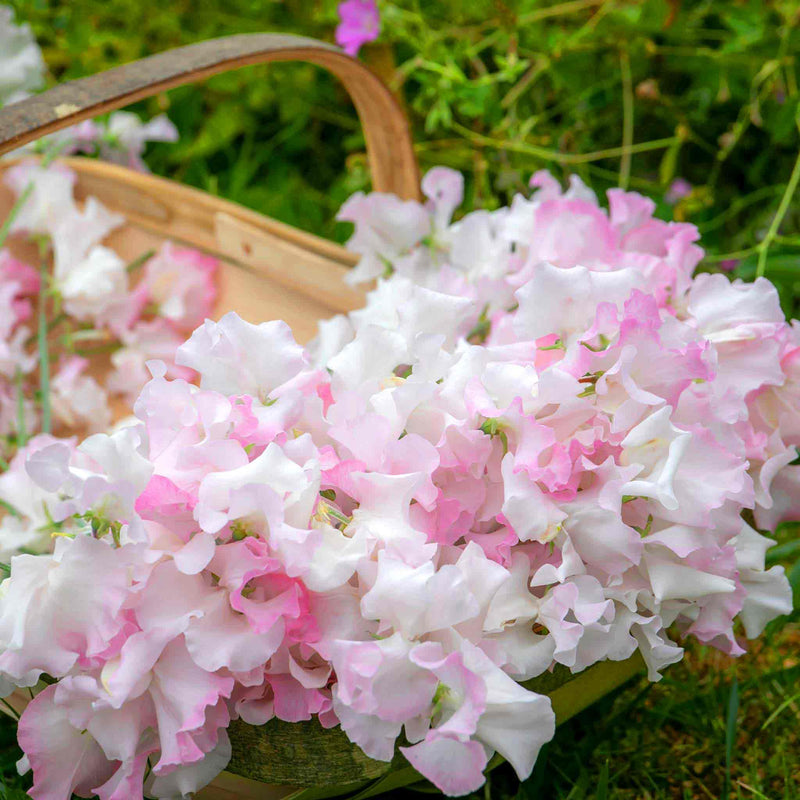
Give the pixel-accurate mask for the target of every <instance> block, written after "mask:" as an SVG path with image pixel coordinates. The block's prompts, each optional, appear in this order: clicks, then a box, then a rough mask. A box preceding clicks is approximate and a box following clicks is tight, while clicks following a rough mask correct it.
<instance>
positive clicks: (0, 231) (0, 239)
mask: <svg viewBox="0 0 800 800" xmlns="http://www.w3.org/2000/svg"><path fill="white" fill-rule="evenodd" d="M31 194H33V183H29V184H28V185H27V186H26V187H25V188H24V189H23V190H22V193H21V194H20V196H19V197H18V198H17V202H16V203H14V205H13V206H11V211H9V212H8V216H7V217H6V218H5V220H4V221H3V224H2V226H0V248H2V247H3V245H4V244H5V243H6V239H7V238H8V234H9V232H10V231H11V226H12V225H13V224H14V220H15V219H16V218H17V217H18V216H19V212H20V211H22V207H23V206H24V205H25V203H27V202H28V198H29V197H30V196H31Z"/></svg>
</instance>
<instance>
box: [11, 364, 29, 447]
mask: <svg viewBox="0 0 800 800" xmlns="http://www.w3.org/2000/svg"><path fill="white" fill-rule="evenodd" d="M14 385H15V386H16V390H17V447H25V445H26V444H27V442H28V432H27V431H26V430H25V395H24V394H23V392H22V370H21V369H20V368H19V367H17V369H16V372H15V373H14Z"/></svg>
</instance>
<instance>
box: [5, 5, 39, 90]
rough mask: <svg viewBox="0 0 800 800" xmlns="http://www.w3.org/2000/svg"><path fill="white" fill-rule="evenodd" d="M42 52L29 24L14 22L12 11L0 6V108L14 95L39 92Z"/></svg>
mask: <svg viewBox="0 0 800 800" xmlns="http://www.w3.org/2000/svg"><path fill="white" fill-rule="evenodd" d="M44 71H45V65H44V59H43V58H42V51H41V50H40V49H39V47H38V45H37V44H36V40H35V39H34V38H33V33H32V32H31V28H30V25H27V24H22V25H17V24H15V23H14V10H13V9H12V8H8V7H7V6H0V105H3V104H4V103H8V102H9V101H11V100H12V99H13V96H14V95H19V93H21V92H31V91H35V90H36V89H39V88H40V87H41V86H42V83H43V82H44Z"/></svg>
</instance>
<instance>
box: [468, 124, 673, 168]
mask: <svg viewBox="0 0 800 800" xmlns="http://www.w3.org/2000/svg"><path fill="white" fill-rule="evenodd" d="M453 128H454V129H455V130H457V131H458V132H459V133H461V134H462V135H463V136H464V138H465V139H468V140H469V141H471V142H474V143H475V144H479V145H482V146H483V147H491V148H493V149H496V150H509V151H510V152H514V153H525V154H527V155H532V156H537V157H538V158H541V159H542V160H543V161H552V162H554V163H557V164H589V163H591V162H592V161H600V160H601V159H604V158H619V157H620V156H621V155H622V154H623V153H625V152H629V153H631V154H635V153H647V152H650V151H651V150H663V149H665V148H667V147H669V146H670V145H672V144H675V142H678V141H681V137H678V136H670V137H668V138H666V139H653V140H652V141H649V142H639V143H638V144H632V145H631V146H630V147H628V148H624V147H609V148H608V149H606V150H595V151H594V152H592V153H559V152H558V151H557V150H550V149H549V148H547V147H539V146H538V145H535V144H525V143H524V142H509V141H502V140H500V139H492V138H491V137H489V136H483V135H482V134H480V133H475V132H474V131H471V130H470V129H469V128H466V127H464V126H463V125H460V124H458V123H453Z"/></svg>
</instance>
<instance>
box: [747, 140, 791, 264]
mask: <svg viewBox="0 0 800 800" xmlns="http://www.w3.org/2000/svg"><path fill="white" fill-rule="evenodd" d="M799 182H800V151H798V153H797V160H796V161H795V162H794V169H792V174H791V176H790V178H789V183H788V184H787V186H786V191H785V192H784V193H783V197H782V198H781V204H780V205H779V206H778V210H777V212H776V213H775V216H774V217H773V219H772V224H771V225H770V226H769V230H768V231H767V235H766V236H765V237H764V238H763V240H762V241H760V242H759V243H758V250H759V253H758V266H757V267H756V277H758V278H761V277H763V275H764V273H765V272H766V269H767V253H768V252H769V248H770V245H771V244H772V242H773V241H774V239H775V237H776V236H777V235H778V229H779V228H780V226H781V223H782V222H783V218H784V217H785V216H786V212H787V211H788V210H789V204H790V203H791V202H792V197H793V196H794V193H795V192H796V191H797V184H798V183H799Z"/></svg>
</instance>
